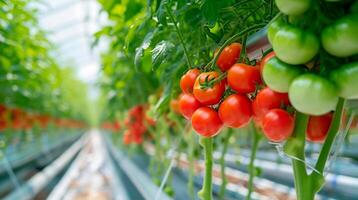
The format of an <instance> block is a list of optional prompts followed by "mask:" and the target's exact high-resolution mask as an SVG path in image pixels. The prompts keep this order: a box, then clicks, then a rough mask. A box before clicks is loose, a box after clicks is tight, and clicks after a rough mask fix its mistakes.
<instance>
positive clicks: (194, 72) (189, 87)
mask: <svg viewBox="0 0 358 200" xmlns="http://www.w3.org/2000/svg"><path fill="white" fill-rule="evenodd" d="M199 74H200V71H199V70H198V69H191V70H189V71H187V72H186V73H185V74H184V75H183V76H182V77H181V79H180V88H181V90H182V91H183V92H184V93H192V92H193V88H194V83H195V80H196V78H197V77H198V76H199Z"/></svg>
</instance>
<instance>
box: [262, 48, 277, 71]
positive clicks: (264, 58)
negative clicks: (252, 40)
mask: <svg viewBox="0 0 358 200" xmlns="http://www.w3.org/2000/svg"><path fill="white" fill-rule="evenodd" d="M275 56H276V53H275V52H274V51H271V52H270V53H268V54H267V55H265V56H264V57H263V58H262V59H261V62H260V72H261V73H262V71H263V70H264V67H265V65H266V63H267V62H268V61H269V60H270V59H271V58H273V57H275Z"/></svg>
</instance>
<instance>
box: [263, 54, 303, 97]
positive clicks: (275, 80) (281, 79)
mask: <svg viewBox="0 0 358 200" xmlns="http://www.w3.org/2000/svg"><path fill="white" fill-rule="evenodd" d="M304 72H305V68H304V67H303V66H301V65H290V64H287V63H284V62H282V61H281V60H280V59H278V58H277V57H273V58H271V59H270V60H269V61H267V63H266V64H265V67H264V69H263V72H262V77H263V79H264V81H265V83H266V84H267V85H268V86H269V87H270V88H271V89H272V90H274V91H276V92H281V93H287V92H288V89H289V87H290V85H291V82H292V81H293V80H294V79H295V78H296V77H298V76H299V75H301V74H303V73H304Z"/></svg>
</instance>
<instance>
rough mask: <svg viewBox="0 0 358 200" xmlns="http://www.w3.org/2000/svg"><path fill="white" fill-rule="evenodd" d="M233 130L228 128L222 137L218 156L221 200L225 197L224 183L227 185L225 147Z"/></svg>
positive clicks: (226, 147)
mask: <svg viewBox="0 0 358 200" xmlns="http://www.w3.org/2000/svg"><path fill="white" fill-rule="evenodd" d="M233 132H234V130H233V129H232V128H229V129H228V132H227V135H226V136H225V138H224V146H223V149H222V151H221V157H220V168H221V181H222V182H221V186H220V192H219V199H221V200H223V199H225V191H226V185H227V179H226V173H225V155H226V153H227V149H228V146H229V141H230V138H231V135H232V134H233Z"/></svg>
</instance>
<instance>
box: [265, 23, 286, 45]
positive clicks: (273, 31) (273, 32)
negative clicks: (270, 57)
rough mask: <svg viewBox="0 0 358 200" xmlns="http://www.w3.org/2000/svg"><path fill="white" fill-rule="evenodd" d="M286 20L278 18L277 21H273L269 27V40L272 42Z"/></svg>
mask: <svg viewBox="0 0 358 200" xmlns="http://www.w3.org/2000/svg"><path fill="white" fill-rule="evenodd" d="M285 25H286V24H285V22H284V21H282V19H281V18H279V19H276V20H275V21H273V22H271V24H270V25H269V27H268V29H267V38H268V40H269V42H270V43H271V44H272V42H273V38H274V37H275V35H276V33H277V32H278V31H279V30H280V29H282V28H283V27H284V26H285Z"/></svg>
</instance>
